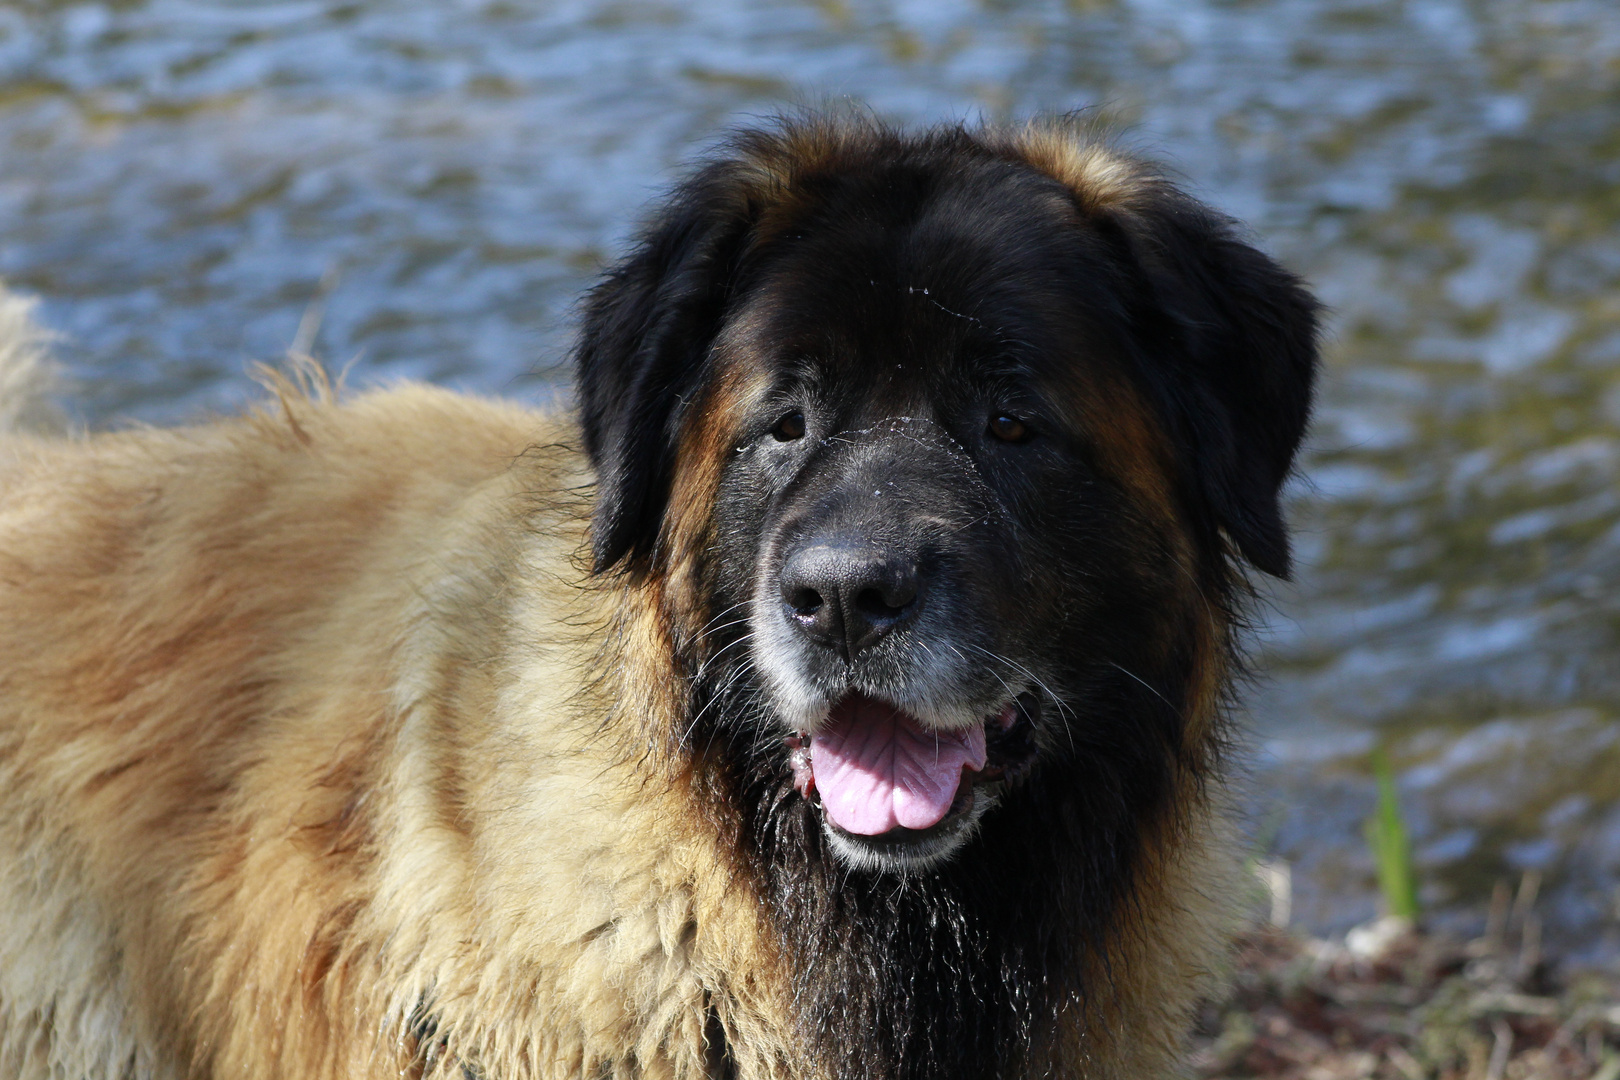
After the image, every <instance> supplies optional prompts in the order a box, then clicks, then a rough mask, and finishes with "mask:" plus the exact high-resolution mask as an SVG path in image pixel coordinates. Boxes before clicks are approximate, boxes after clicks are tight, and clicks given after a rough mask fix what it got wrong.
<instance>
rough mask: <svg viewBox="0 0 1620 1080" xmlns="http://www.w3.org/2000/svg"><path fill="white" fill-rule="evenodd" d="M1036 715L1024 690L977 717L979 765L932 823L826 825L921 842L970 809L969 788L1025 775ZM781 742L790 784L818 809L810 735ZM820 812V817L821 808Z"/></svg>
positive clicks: (892, 841)
mask: <svg viewBox="0 0 1620 1080" xmlns="http://www.w3.org/2000/svg"><path fill="white" fill-rule="evenodd" d="M1039 716H1040V698H1039V697H1038V696H1037V695H1035V694H1033V693H1030V692H1027V691H1026V692H1024V693H1021V694H1019V695H1017V696H1016V697H1015V698H1013V699H1012V700H1011V701H1009V702H1007V703H1006V704H1004V705H1003V706H1001V708H999V709H997V710H996V711H995V712H994V713H992V714H991V715H989V716H987V717H985V719H984V720H983V724H984V727H985V742H986V750H987V754H986V761H985V766H984V768H983V769H979V770H972V769H965V770H964V771H963V777H962V779H963V781H964V782H963V783H962V784H961V785H960V787H959V788H958V789H957V793H956V797H955V799H954V800H953V801H952V803H951V807H950V809H949V810H948V811H947V812H946V814H945V816H944V817H943V818H941V819H940V820H939V821H937V822H935V823H934V824H933V825H930V826H928V827H927V828H924V829H908V828H905V827H904V826H896V827H895V828H893V829H890V830H888V831H887V832H883V833H877V834H859V833H852V832H849V831H848V830H845V829H843V828H841V827H840V826H839V825H838V824H837V823H836V822H834V821H832V820H831V819H830V818H828V820H827V824H828V826H829V827H830V828H832V829H834V830H836V831H837V832H838V833H839V834H840V835H843V836H847V837H848V838H849V839H851V840H857V841H860V842H863V843H867V844H872V845H876V846H889V847H897V846H904V845H906V844H920V843H925V842H927V841H928V840H931V839H933V838H935V837H937V836H939V835H940V834H942V833H946V832H949V831H951V830H952V829H953V828H954V827H955V826H956V825H957V824H958V823H960V822H961V821H962V820H963V819H964V818H966V817H967V816H969V814H970V813H971V811H972V809H973V803H974V795H973V789H974V788H975V787H977V786H979V785H983V784H1000V783H1005V782H1010V781H1015V780H1018V779H1020V778H1022V777H1023V776H1024V775H1025V774H1027V773H1028V771H1029V770H1030V768H1031V767H1032V766H1033V765H1034V763H1035V759H1036V757H1037V755H1038V748H1037V746H1036V743H1035V721H1036V720H1037V718H1038V717H1039ZM786 743H787V747H788V763H789V768H790V769H791V771H792V774H793V786H794V787H795V788H796V789H797V790H798V792H799V794H800V795H802V796H803V797H804V798H805V799H806V800H808V801H809V802H811V803H812V804H813V805H815V806H818V807H819V806H820V805H821V800H820V796H819V794H818V792H817V791H816V786H815V767H814V761H813V756H812V739H811V733H810V732H808V731H805V730H802V729H801V730H799V731H795V732H793V733H792V734H791V735H789V736H788V737H787V739H786ZM823 816H826V814H825V811H823Z"/></svg>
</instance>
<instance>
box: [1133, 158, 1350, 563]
mask: <svg viewBox="0 0 1620 1080" xmlns="http://www.w3.org/2000/svg"><path fill="white" fill-rule="evenodd" d="M1102 214H1103V216H1104V217H1105V218H1107V219H1109V220H1111V221H1112V223H1113V224H1114V226H1115V227H1117V229H1118V230H1119V234H1120V235H1121V236H1122V238H1123V241H1124V244H1125V245H1126V247H1127V248H1128V250H1129V257H1130V259H1131V260H1132V262H1133V263H1134V264H1135V268H1136V270H1137V272H1138V273H1139V274H1140V275H1141V277H1140V281H1141V282H1142V287H1143V290H1142V291H1143V292H1144V293H1145V296H1144V297H1143V298H1142V302H1141V303H1140V304H1139V306H1138V314H1137V317H1136V320H1135V321H1136V322H1137V324H1138V332H1139V334H1140V337H1141V338H1142V339H1144V340H1145V342H1146V345H1147V352H1148V353H1149V355H1146V356H1144V357H1143V362H1144V366H1145V367H1146V368H1147V369H1148V377H1149V378H1150V379H1151V380H1152V381H1154V382H1155V383H1157V384H1158V390H1159V392H1160V395H1161V396H1162V397H1163V398H1164V399H1165V404H1166V406H1167V408H1168V410H1169V412H1170V414H1171V423H1172V426H1173V428H1175V429H1176V438H1177V441H1178V443H1180V444H1181V445H1180V452H1181V455H1182V457H1183V459H1184V460H1185V462H1186V466H1187V468H1188V470H1189V473H1190V475H1191V476H1192V478H1193V481H1194V483H1195V485H1196V486H1197V488H1198V489H1199V491H1200V492H1201V494H1202V496H1203V498H1204V500H1205V501H1206V503H1207V504H1208V506H1209V508H1210V510H1211V511H1212V512H1213V514H1214V516H1215V520H1216V522H1217V523H1218V524H1219V525H1220V526H1221V528H1223V529H1224V530H1225V531H1226V533H1227V535H1228V536H1230V537H1231V538H1232V540H1233V542H1234V543H1235V544H1236V545H1237V547H1238V550H1239V551H1241V552H1242V553H1243V555H1244V557H1245V558H1247V559H1248V560H1249V562H1251V563H1253V564H1254V565H1255V566H1256V567H1258V568H1259V569H1261V570H1264V571H1265V572H1266V573H1268V574H1273V575H1275V576H1277V577H1280V578H1286V577H1288V574H1289V569H1290V556H1289V548H1288V530H1287V527H1286V526H1285V525H1284V523H1283V518H1282V509H1281V506H1280V505H1279V499H1278V496H1279V491H1280V489H1281V487H1282V484H1283V481H1284V480H1286V479H1287V478H1288V474H1289V472H1290V471H1291V470H1292V468H1293V463H1294V454H1295V452H1296V451H1297V450H1298V449H1299V444H1300V440H1301V438H1303V436H1304V434H1305V426H1306V423H1307V421H1308V420H1309V419H1310V412H1311V400H1312V394H1313V389H1314V385H1315V379H1316V367H1317V329H1318V327H1317V322H1318V313H1319V305H1318V303H1317V301H1316V299H1315V298H1314V297H1313V296H1312V295H1311V294H1310V292H1309V291H1308V290H1307V289H1306V288H1305V285H1304V283H1303V282H1301V281H1300V279H1299V278H1297V277H1295V276H1294V275H1293V274H1291V273H1289V272H1288V271H1287V270H1285V269H1283V268H1282V267H1281V266H1279V265H1278V264H1277V263H1276V262H1274V261H1273V260H1272V259H1271V258H1269V257H1268V256H1266V255H1265V254H1263V253H1261V252H1260V251H1258V250H1256V249H1255V248H1254V247H1252V246H1251V245H1250V244H1248V243H1247V242H1245V240H1244V239H1243V237H1242V236H1241V234H1240V233H1239V228H1238V225H1237V223H1236V222H1234V221H1232V220H1231V219H1230V218H1227V217H1224V216H1222V215H1220V214H1218V213H1216V212H1215V211H1213V210H1211V209H1210V208H1209V207H1207V206H1205V205H1203V204H1202V203H1200V202H1198V201H1197V200H1195V199H1193V198H1191V197H1189V196H1187V195H1185V194H1183V193H1182V192H1180V191H1178V190H1177V189H1176V188H1174V187H1173V186H1171V185H1170V184H1168V183H1165V182H1163V181H1162V180H1156V181H1149V182H1148V183H1146V184H1144V185H1143V186H1142V187H1141V188H1139V189H1138V190H1137V192H1135V193H1134V197H1129V196H1128V197H1126V198H1124V199H1122V200H1120V202H1119V203H1116V204H1115V205H1114V206H1111V207H1109V208H1107V209H1106V210H1104V211H1103V212H1102Z"/></svg>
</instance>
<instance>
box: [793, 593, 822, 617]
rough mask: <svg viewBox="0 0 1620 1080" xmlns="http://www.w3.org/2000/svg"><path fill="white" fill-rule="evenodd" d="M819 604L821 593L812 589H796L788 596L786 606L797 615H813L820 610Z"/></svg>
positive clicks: (820, 602)
mask: <svg viewBox="0 0 1620 1080" xmlns="http://www.w3.org/2000/svg"><path fill="white" fill-rule="evenodd" d="M821 604H822V599H821V594H820V593H818V592H816V590H814V589H797V590H795V591H794V593H793V595H792V596H789V597H788V606H789V607H791V608H792V609H793V611H794V613H795V614H798V615H814V614H815V613H816V612H818V611H820V610H821Z"/></svg>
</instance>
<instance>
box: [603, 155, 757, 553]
mask: <svg viewBox="0 0 1620 1080" xmlns="http://www.w3.org/2000/svg"><path fill="white" fill-rule="evenodd" d="M751 192H752V184H751V183H750V182H749V180H748V178H747V176H746V174H745V173H744V171H743V170H742V169H741V168H740V167H739V166H738V165H736V164H735V163H732V162H724V161H722V162H716V163H713V164H711V165H709V166H708V167H706V168H704V169H703V170H701V171H700V172H699V173H698V174H697V175H696V176H694V177H693V178H692V179H690V180H689V181H687V182H686V183H685V184H683V185H681V186H680V187H679V188H678V189H677V190H676V191H675V192H674V193H673V194H672V195H671V196H670V197H669V198H668V199H667V200H666V202H665V203H664V206H663V209H662V211H661V212H660V213H658V214H657V215H656V216H655V217H654V219H653V220H652V222H651V224H650V225H649V226H648V227H647V228H645V229H644V230H643V231H642V233H641V234H640V236H639V237H637V239H636V241H635V243H634V245H633V247H632V249H631V251H630V254H629V255H627V256H626V257H625V258H624V259H623V260H622V261H620V262H619V263H618V264H617V265H615V266H613V267H612V268H610V269H609V270H608V271H607V273H606V274H605V275H604V276H603V279H602V281H601V282H600V283H599V284H598V285H597V286H596V287H595V288H593V289H592V290H591V291H590V293H589V294H588V295H587V297H586V299H585V304H584V319H583V326H582V328H581V331H580V338H579V344H578V346H577V348H576V349H575V353H574V373H575V380H576V385H577V389H578V393H579V404H580V421H581V424H582V426H583V429H584V439H585V451H586V453H587V454H588V455H589V456H590V459H591V464H592V465H593V466H595V468H596V477H597V494H596V507H595V510H594V511H593V513H592V518H591V547H592V554H593V559H594V569H595V570H596V571H597V572H600V571H603V570H606V569H608V568H609V567H612V566H613V565H615V564H617V563H619V562H620V561H621V560H624V561H629V562H632V563H634V562H636V561H638V560H643V559H646V558H649V557H651V556H652V554H653V552H654V550H655V548H656V546H657V541H658V534H659V529H660V527H661V525H662V522H663V517H664V508H665V503H666V502H667V500H668V498H669V486H670V479H671V471H672V469H673V465H674V457H675V447H676V439H677V438H678V435H679V430H680V426H681V421H682V417H683V414H684V410H685V408H686V406H687V404H688V403H689V402H690V400H691V398H692V395H693V393H694V391H695V390H696V388H697V386H698V385H699V381H700V377H701V372H702V369H703V367H704V363H705V360H706V358H707V356H708V352H709V349H710V347H711V345H712V344H713V342H714V338H715V335H716V334H717V333H718V332H719V329H720V324H721V321H722V319H723V317H724V315H725V311H726V308H727V304H728V301H729V298H730V295H731V291H732V288H733V285H734V280H733V279H734V276H735V274H736V271H737V263H738V261H739V259H740V256H741V252H742V250H743V248H744V245H745V243H746V240H747V237H748V235H749V232H750V228H751V225H752V222H753V220H754V218H755V216H756V215H757V209H758V208H757V201H758V200H757V199H755V198H753V197H752V194H751Z"/></svg>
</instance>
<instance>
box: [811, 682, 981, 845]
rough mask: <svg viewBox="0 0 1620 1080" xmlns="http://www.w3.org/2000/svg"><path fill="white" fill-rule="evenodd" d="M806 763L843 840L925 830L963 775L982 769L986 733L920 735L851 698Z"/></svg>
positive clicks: (905, 718) (893, 715)
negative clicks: (899, 829)
mask: <svg viewBox="0 0 1620 1080" xmlns="http://www.w3.org/2000/svg"><path fill="white" fill-rule="evenodd" d="M810 763H811V768H812V769H814V770H815V784H816V790H817V791H819V792H820V793H821V805H822V806H823V807H824V808H826V811H827V816H828V817H830V818H832V820H833V823H834V824H836V825H837V826H838V827H839V828H841V829H843V830H844V831H845V832H852V833H857V834H859V835H861V836H876V835H878V834H879V833H886V832H888V831H889V830H890V829H892V828H894V827H895V826H897V825H900V826H904V827H905V828H907V829H926V828H928V827H929V826H931V825H936V824H938V823H939V820H940V819H941V818H943V817H944V816H945V814H946V813H947V812H948V811H949V810H950V808H951V803H952V802H953V801H954V800H955V799H956V789H957V787H958V786H960V784H961V782H962V770H963V769H973V770H975V771H977V770H979V769H983V768H984V725H983V724H975V725H974V726H973V727H971V728H968V729H967V730H966V731H925V730H924V729H923V728H922V727H921V726H920V725H919V724H918V723H917V721H916V720H915V719H914V718H912V717H911V716H909V715H908V714H906V713H903V712H901V711H900V710H899V709H896V708H895V707H894V706H892V705H885V704H883V703H882V702H879V701H873V700H872V699H871V698H867V697H862V696H860V695H859V694H854V695H851V696H850V697H847V698H845V699H844V700H843V701H841V702H839V704H838V706H837V707H836V708H834V709H833V712H832V716H830V717H828V720H827V724H826V726H825V727H824V728H822V730H821V731H820V732H818V733H817V734H816V736H815V738H814V739H813V740H811V744H810Z"/></svg>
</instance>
